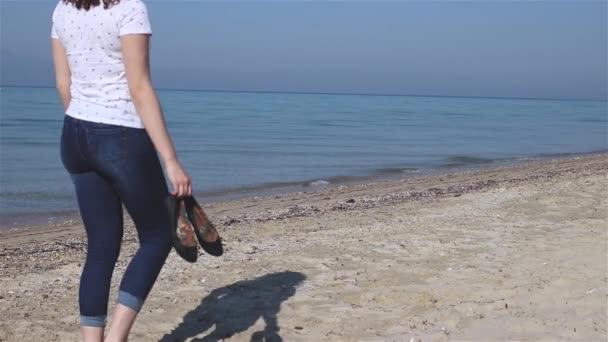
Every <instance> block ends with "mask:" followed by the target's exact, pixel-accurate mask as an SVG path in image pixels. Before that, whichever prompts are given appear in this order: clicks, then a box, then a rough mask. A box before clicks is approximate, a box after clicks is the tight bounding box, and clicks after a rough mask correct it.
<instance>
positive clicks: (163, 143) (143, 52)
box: [120, 34, 192, 196]
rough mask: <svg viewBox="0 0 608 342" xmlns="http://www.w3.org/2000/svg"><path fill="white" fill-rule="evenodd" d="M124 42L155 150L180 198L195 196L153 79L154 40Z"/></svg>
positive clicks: (141, 37) (132, 86)
mask: <svg viewBox="0 0 608 342" xmlns="http://www.w3.org/2000/svg"><path fill="white" fill-rule="evenodd" d="M120 39H121V42H122V55H123V62H124V65H125V70H126V72H127V81H128V83H129V92H130V93H131V98H132V99H133V104H134V105H135V109H136V110H137V113H138V114H139V116H140V117H141V119H142V121H143V123H144V127H145V128H146V131H147V132H148V135H150V139H152V142H153V143H154V147H155V148H156V150H157V151H158V152H159V154H160V155H161V158H162V159H163V162H164V164H165V171H166V172H167V176H168V178H169V180H170V182H171V183H172V185H173V190H174V192H173V194H175V195H177V196H184V195H191V194H192V184H191V181H190V176H188V174H187V173H186V172H185V170H184V169H183V167H182V165H181V164H180V162H179V161H178V159H177V155H176V153H175V148H174V146H173V142H172V141H171V137H170V136H169V132H168V131H167V126H166V124H165V119H164V117H163V112H162V109H161V107H160V103H159V102H158V97H157V96H156V92H155V91H154V88H153V86H152V81H151V79H150V60H149V45H150V37H149V36H148V35H145V34H127V35H123V36H121V37H120Z"/></svg>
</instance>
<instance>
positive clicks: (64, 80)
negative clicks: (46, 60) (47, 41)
mask: <svg viewBox="0 0 608 342" xmlns="http://www.w3.org/2000/svg"><path fill="white" fill-rule="evenodd" d="M51 40H52V46H53V64H54V65H55V85H56V87H57V92H59V97H61V103H62V104H63V110H64V111H67V110H68V106H69V105H70V101H71V99H72V97H71V95H70V86H71V85H72V81H71V76H72V74H71V72H70V65H69V64H68V56H67V54H66V52H65V48H64V47H63V45H61V42H59V39H54V38H53V39H51Z"/></svg>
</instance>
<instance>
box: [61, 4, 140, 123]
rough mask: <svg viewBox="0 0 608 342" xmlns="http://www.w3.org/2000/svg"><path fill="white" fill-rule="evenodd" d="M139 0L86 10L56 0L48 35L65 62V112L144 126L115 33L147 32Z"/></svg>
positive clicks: (100, 119) (99, 120) (79, 117)
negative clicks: (57, 44) (67, 72)
mask: <svg viewBox="0 0 608 342" xmlns="http://www.w3.org/2000/svg"><path fill="white" fill-rule="evenodd" d="M151 33H152V29H151V27H150V20H149V18H148V11H147V9H146V6H145V4H144V3H143V2H142V1H141V0H121V1H120V2H119V3H118V4H115V5H111V6H110V7H109V8H108V9H104V8H103V2H102V4H101V5H99V6H96V7H92V8H91V9H89V10H88V11H86V10H84V9H80V10H78V9H76V7H75V6H74V5H72V4H66V3H64V2H63V1H59V4H57V7H56V8H55V11H54V12H53V28H52V33H51V37H52V38H55V39H59V41H60V42H61V44H62V45H63V46H64V47H65V50H66V52H67V57H68V61H69V65H70V71H71V74H72V76H71V80H72V85H71V88H70V92H71V95H72V100H71V102H70V105H69V107H68V109H67V111H66V114H68V115H69V116H72V117H75V118H78V119H82V120H86V121H93V122H101V123H106V124H112V125H119V126H126V127H135V128H143V127H144V126H143V123H142V121H141V119H140V117H139V116H138V115H137V112H136V110H135V106H134V105H133V101H132V99H131V95H130V93H129V87H128V84H127V75H126V73H125V66H124V64H123V59H122V51H121V42H120V36H123V35H127V34H151Z"/></svg>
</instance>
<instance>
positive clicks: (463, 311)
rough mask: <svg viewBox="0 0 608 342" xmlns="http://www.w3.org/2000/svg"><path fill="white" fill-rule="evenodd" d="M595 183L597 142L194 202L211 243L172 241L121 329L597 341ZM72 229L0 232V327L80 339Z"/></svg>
mask: <svg viewBox="0 0 608 342" xmlns="http://www.w3.org/2000/svg"><path fill="white" fill-rule="evenodd" d="M607 188H608V154H599V155H594V156H584V157H573V158H568V159H561V160H554V161H544V162H532V163H527V164H524V165H517V166H509V167H500V168H492V169H487V170H477V171H467V172H462V173H458V174H448V175H435V176H426V177H413V178H407V179H402V180H396V181H384V182H376V183H367V184H357V185H352V186H341V187H334V188H327V189H323V190H319V191H306V192H299V193H291V194H285V195H276V196H269V197H265V198H253V199H246V200H239V201H231V202H222V203H212V204H208V205H206V206H205V207H206V209H207V210H206V211H207V213H208V214H209V216H210V217H211V218H212V219H213V220H214V222H216V224H217V226H218V230H219V231H220V234H221V235H222V238H223V239H224V242H225V246H226V253H225V255H224V256H222V257H220V258H211V257H209V256H207V255H204V253H203V252H202V251H199V253H203V254H200V256H201V257H200V260H199V261H198V262H197V263H194V264H189V263H186V262H185V261H183V260H181V259H180V258H179V257H178V256H177V255H176V253H174V252H172V253H171V254H170V255H169V258H168V260H167V264H166V265H165V267H164V268H163V270H162V272H161V274H160V275H159V279H158V282H157V283H156V284H155V286H154V289H153V291H152V293H151V295H150V297H149V298H148V300H147V301H146V304H145V306H144V308H143V310H142V312H141V315H140V317H139V318H138V320H137V322H136V323H135V326H134V328H133V333H132V336H131V338H130V340H132V341H135V342H138V341H142V342H143V341H159V340H160V341H163V342H169V341H186V340H192V339H198V338H204V339H205V340H206V339H210V340H220V339H223V340H230V341H251V340H258V339H261V338H262V337H263V338H265V339H272V338H274V339H277V335H278V337H280V338H282V339H283V340H285V341H336V342H338V341H340V342H343V341H371V340H382V341H412V340H413V341H449V340H593V341H596V340H605V337H606V332H607V325H606V322H607V316H606V313H607V312H608V311H607V306H606V300H605V299H606V298H607V297H608V293H607V291H608V290H607V288H608V287H607V285H608V277H607V276H606V269H607V267H608V265H607V260H606V253H607V251H608V246H607V245H606V244H607V242H606V241H607V239H606V238H607V235H606V234H607V230H606V226H607V224H608V211H607V209H608V198H607V197H606V189H607ZM125 226H126V227H125V239H124V242H123V246H122V251H121V256H120V258H119V261H118V263H117V266H116V270H115V276H114V277H113V279H112V284H113V286H112V291H111V297H110V302H111V304H112V303H113V301H114V299H115V298H116V292H117V288H118V285H119V283H120V280H121V279H120V278H121V277H120V276H121V274H122V272H124V270H125V268H126V266H127V263H128V261H129V258H130V257H131V256H132V255H133V253H134V252H135V251H136V249H137V245H138V244H137V240H136V237H135V230H134V227H133V224H132V222H130V221H126V222H125ZM83 235H84V234H83V228H82V225H81V224H80V223H79V222H71V223H66V224H58V225H53V226H42V227H41V226H38V227H29V228H28V227H24V228H19V229H12V230H11V231H5V230H2V231H0V256H1V257H2V258H1V259H0V260H1V261H0V282H1V283H2V284H3V286H2V288H3V289H2V291H1V293H0V307H1V308H2V312H3V317H4V319H3V320H2V321H0V340H2V341H19V342H27V341H40V340H45V341H72V340H77V339H78V304H77V300H76V298H77V293H78V279H79V274H80V270H81V267H82V261H83V260H84V259H83V258H84V253H85V246H86V244H85V242H84V239H83V237H84V236H83ZM205 337H206V338H205ZM254 337H255V338H254Z"/></svg>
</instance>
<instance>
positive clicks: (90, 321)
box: [80, 315, 106, 328]
mask: <svg viewBox="0 0 608 342" xmlns="http://www.w3.org/2000/svg"><path fill="white" fill-rule="evenodd" d="M80 325H81V326H83V327H100V328H102V327H105V326H106V316H105V315H104V316H82V315H81V316H80Z"/></svg>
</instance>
